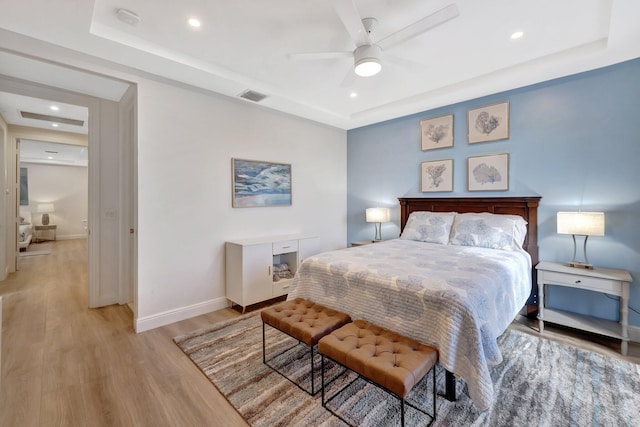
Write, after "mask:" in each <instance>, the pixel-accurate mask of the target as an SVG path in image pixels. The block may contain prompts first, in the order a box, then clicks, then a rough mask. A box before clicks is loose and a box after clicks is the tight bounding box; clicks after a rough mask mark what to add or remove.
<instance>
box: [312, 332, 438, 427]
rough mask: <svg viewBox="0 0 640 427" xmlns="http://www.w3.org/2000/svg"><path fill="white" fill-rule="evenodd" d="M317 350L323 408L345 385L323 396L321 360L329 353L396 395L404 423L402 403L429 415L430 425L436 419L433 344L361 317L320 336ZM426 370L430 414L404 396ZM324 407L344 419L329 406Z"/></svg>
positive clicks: (332, 357) (323, 381) (435, 359)
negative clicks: (429, 379)
mask: <svg viewBox="0 0 640 427" xmlns="http://www.w3.org/2000/svg"><path fill="white" fill-rule="evenodd" d="M318 351H319V352H320V354H321V355H322V367H323V369H322V371H323V372H322V406H324V407H325V408H327V403H328V402H329V401H330V400H332V399H333V398H335V397H336V396H337V395H339V394H340V392H342V391H343V390H344V389H346V388H347V387H348V386H347V387H344V388H342V389H341V390H339V391H338V392H336V393H335V394H334V395H333V396H331V397H330V398H328V399H326V400H325V379H324V361H325V357H328V358H329V359H331V360H333V361H335V362H337V363H339V364H340V365H342V366H344V367H346V368H348V369H350V370H352V371H354V372H356V373H357V374H359V376H360V377H361V378H364V379H365V380H367V381H369V382H371V383H373V384H376V385H378V386H380V387H382V388H383V389H385V390H387V391H388V392H390V393H392V394H394V395H395V396H396V397H398V399H400V402H401V407H400V418H401V423H402V425H403V426H404V410H405V408H404V406H405V404H407V405H409V406H411V407H413V408H415V409H417V410H418V411H420V412H422V413H424V414H426V415H427V416H429V417H430V422H429V425H431V423H433V421H434V420H435V418H436V370H435V365H436V363H438V351H437V350H435V349H434V348H431V347H429V346H426V345H424V344H421V343H419V342H418V341H415V340H413V339H410V338H406V337H404V336H402V335H398V334H396V333H395V332H391V331H389V330H386V329H382V328H380V327H378V326H375V325H372V324H371V323H368V322H365V321H363V320H356V321H355V322H353V323H349V324H347V325H345V326H343V327H341V328H340V329H337V330H335V331H333V332H332V333H331V334H329V335H327V336H325V337H324V338H322V339H321V340H320V342H319V343H318ZM429 371H432V372H433V415H432V414H429V413H427V412H426V411H424V410H422V409H420V408H418V407H416V406H414V405H412V404H411V403H409V402H408V401H406V400H405V397H406V396H407V394H409V392H410V391H411V389H412V388H413V386H415V385H416V384H417V383H418V382H419V381H420V380H421V379H422V378H423V377H424V376H425V375H426V374H427V373H428V372H429ZM328 384H329V383H327V385H328ZM349 385H350V384H349ZM327 409H328V410H329V411H331V412H332V413H334V415H336V416H338V417H339V418H341V419H342V420H343V421H345V422H347V421H346V420H345V419H343V418H342V417H341V416H340V415H339V414H337V413H335V412H333V411H332V410H331V409H330V408H327ZM347 423H348V422H347Z"/></svg>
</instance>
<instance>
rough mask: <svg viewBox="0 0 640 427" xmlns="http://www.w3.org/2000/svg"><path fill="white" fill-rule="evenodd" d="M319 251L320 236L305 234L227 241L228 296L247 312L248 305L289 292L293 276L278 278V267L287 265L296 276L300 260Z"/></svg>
mask: <svg viewBox="0 0 640 427" xmlns="http://www.w3.org/2000/svg"><path fill="white" fill-rule="evenodd" d="M318 250H319V239H318V238H317V237H315V236H308V235H302V234H295V235H287V236H273V237H266V238H257V239H243V240H234V241H229V242H227V243H226V291H227V299H229V300H231V301H232V302H234V303H236V304H238V305H240V306H241V307H242V308H243V311H244V309H245V308H246V307H247V306H248V305H251V304H255V303H258V302H261V301H265V300H268V299H271V298H275V297H278V296H281V295H286V294H287V293H289V288H290V287H291V282H292V281H293V278H280V277H278V270H279V269H282V268H284V267H281V266H282V265H283V264H284V265H287V266H288V267H289V271H290V273H291V277H293V275H295V274H296V271H297V270H298V266H299V265H300V263H302V261H304V259H305V258H307V257H308V256H311V255H314V254H316V253H318Z"/></svg>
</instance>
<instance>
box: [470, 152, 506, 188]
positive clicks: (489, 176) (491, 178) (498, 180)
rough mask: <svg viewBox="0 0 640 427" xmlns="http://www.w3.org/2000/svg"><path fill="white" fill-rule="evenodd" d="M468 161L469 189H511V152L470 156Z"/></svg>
mask: <svg viewBox="0 0 640 427" xmlns="http://www.w3.org/2000/svg"><path fill="white" fill-rule="evenodd" d="M467 162H468V164H467V177H468V180H469V191H501V190H508V189H509V154H506V153H505V154H492V155H489V156H477V157H469V158H468V159H467Z"/></svg>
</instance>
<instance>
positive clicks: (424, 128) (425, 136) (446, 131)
mask: <svg viewBox="0 0 640 427" xmlns="http://www.w3.org/2000/svg"><path fill="white" fill-rule="evenodd" d="M420 135H421V144H422V151H427V150H433V149H436V148H446V147H453V114H448V115H446V116H440V117H432V118H430V119H424V120H420Z"/></svg>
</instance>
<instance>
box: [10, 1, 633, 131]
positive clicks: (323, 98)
mask: <svg viewBox="0 0 640 427" xmlns="http://www.w3.org/2000/svg"><path fill="white" fill-rule="evenodd" d="M336 1H341V2H344V1H346V2H349V1H351V0H315V1H300V0H270V1H268V2H256V1H249V0H234V1H228V0H191V1H189V2H184V1H172V0H155V1H149V0H95V1H89V0H85V1H82V2H78V1H73V2H72V1H65V0H30V1H28V2H26V1H24V2H17V1H11V0H0V9H2V13H1V14H0V29H3V30H5V31H9V32H12V33H17V34H20V35H23V36H28V37H31V38H34V39H39V40H43V41H46V42H48V43H52V44H56V45H59V46H63V47H65V48H68V49H72V50H74V51H77V52H82V53H84V54H86V55H91V56H93V57H96V58H100V59H101V60H108V61H111V62H115V63H118V64H121V65H124V66H127V67H132V68H135V69H138V70H142V71H145V72H149V73H153V74H156V75H159V76H162V77H166V78H170V79H173V80H177V81H180V82H184V83H187V84H190V85H193V86H196V87H200V88H203V89H207V90H212V91H215V92H219V93H222V94H225V95H229V96H233V97H237V96H238V94H240V93H241V92H243V91H244V90H246V89H251V90H254V91H258V92H261V93H264V94H266V95H268V97H267V98H266V99H265V100H263V101H261V102H260V104H261V105H263V106H265V107H268V108H273V109H276V110H280V111H284V112H288V113H291V114H295V115H298V116H301V117H305V118H309V119H312V120H316V121H319V122H323V123H327V124H329V125H332V126H337V127H340V128H344V129H351V128H354V127H359V126H363V125H366V124H370V123H375V122H379V121H383V120H387V119H391V118H395V117H399V116H403V115H407V114H412V113H416V112H419V111H425V110H428V109H431V108H435V107H438V106H442V105H449V104H451V103H454V102H458V101H462V100H466V99H472V98H476V97H479V96H482V95H486V94H491V93H496V92H500V91H503V90H508V89H511V88H515V87H521V86H524V85H528V84H532V83H537V82H540V81H545V80H549V79H552V78H555V77H560V76H564V75H569V74H573V73H577V72H581V71H585V70H589V69H593V68H598V67H602V66H606V65H610V64H613V63H617V62H621V61H624V60H628V59H632V58H637V57H640V25H638V24H637V18H638V16H640V1H638V0H563V1H558V0H537V1H525V0H485V1H477V0H456V1H455V3H456V5H457V7H458V10H459V12H460V15H459V16H458V17H457V18H455V19H453V20H451V21H448V22H446V23H444V24H442V25H440V26H438V27H436V28H434V29H431V30H429V31H427V32H425V33H424V34H421V35H419V36H417V37H414V38H412V39H410V40H408V41H406V42H404V43H402V44H400V45H398V46H396V47H394V48H393V49H390V51H388V52H384V53H383V58H382V64H383V69H382V72H381V73H380V74H378V75H376V76H373V77H359V78H355V79H353V82H352V83H351V84H350V85H347V86H348V87H344V82H345V76H347V74H348V73H350V72H351V69H352V67H353V61H352V60H351V59H350V58H340V59H325V60H308V61H303V60H291V59H289V57H288V54H290V53H301V52H323V51H352V50H353V49H354V48H355V47H356V46H355V44H354V42H353V41H352V39H351V37H350V35H349V32H348V31H347V30H346V29H345V26H344V25H343V23H342V21H341V20H340V18H339V16H338V13H336V7H335V2H336ZM451 2H452V0H355V5H356V7H357V9H358V11H359V12H360V15H361V16H362V17H375V18H377V20H378V26H377V28H376V30H375V33H374V35H373V39H374V41H375V40H378V39H380V38H383V37H385V36H387V35H389V34H391V33H393V32H395V31H397V30H399V29H401V28H403V27H405V26H407V25H409V24H411V23H413V22H415V21H417V20H419V19H420V18H422V17H424V16H426V15H429V14H431V13H433V12H434V11H436V10H438V9H440V8H442V7H444V6H446V5H448V4H450V3H451ZM118 8H125V9H128V10H131V11H133V12H135V13H136V14H137V15H139V17H140V18H141V22H140V23H139V24H137V25H136V26H131V25H128V24H126V23H124V22H122V21H119V20H118V19H117V18H116V15H115V11H116V10H117V9H118ZM190 17H197V18H198V19H200V20H201V21H202V27H201V28H199V29H192V28H190V27H188V26H187V24H186V21H187V19H188V18H190ZM515 30H522V31H524V36H523V37H522V38H521V39H519V40H515V41H514V40H511V39H510V35H511V33H513V32H514V31H515ZM0 47H4V48H5V49H12V46H10V45H8V44H7V43H6V42H5V44H3V42H2V41H0ZM392 57H395V58H397V59H396V60H395V61H392V60H391V59H393V58H392ZM0 72H2V67H0ZM351 92H356V93H357V94H358V95H357V97H355V98H351V97H350V93H351ZM247 102H249V101H247Z"/></svg>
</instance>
